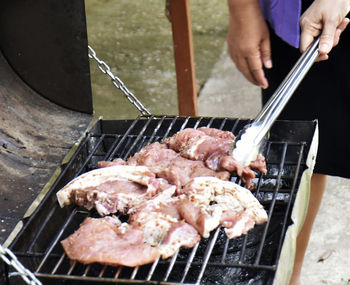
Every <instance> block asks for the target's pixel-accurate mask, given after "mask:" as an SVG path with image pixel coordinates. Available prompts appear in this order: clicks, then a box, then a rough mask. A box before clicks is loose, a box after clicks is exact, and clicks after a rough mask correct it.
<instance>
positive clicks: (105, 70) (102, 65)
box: [88, 46, 151, 115]
mask: <svg viewBox="0 0 350 285" xmlns="http://www.w3.org/2000/svg"><path fill="white" fill-rule="evenodd" d="M88 48H89V53H88V55H89V57H90V58H92V59H94V60H96V62H97V65H98V68H99V69H100V70H101V71H102V73H104V74H107V75H108V76H109V77H110V78H111V80H112V83H113V84H114V86H115V87H117V88H118V89H119V90H120V91H122V92H123V93H124V95H125V96H126V98H127V99H128V100H129V101H130V102H131V103H132V104H133V105H134V106H135V107H136V108H137V109H138V110H139V111H140V113H141V114H142V115H150V114H151V113H150V112H149V111H148V110H147V108H146V107H145V106H144V105H143V104H142V103H141V102H140V101H139V99H137V98H136V96H135V95H134V94H133V93H132V92H131V91H130V90H129V89H128V88H127V87H126V86H125V85H124V83H123V81H121V79H120V78H119V77H118V76H116V75H114V74H113V73H112V71H111V68H110V67H109V66H108V64H107V63H105V62H104V61H103V60H101V59H99V58H98V57H97V55H96V52H95V50H94V49H93V48H92V47H91V46H88Z"/></svg>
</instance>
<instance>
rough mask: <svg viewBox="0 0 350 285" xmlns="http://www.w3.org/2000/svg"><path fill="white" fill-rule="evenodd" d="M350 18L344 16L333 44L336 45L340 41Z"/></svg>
mask: <svg viewBox="0 0 350 285" xmlns="http://www.w3.org/2000/svg"><path fill="white" fill-rule="evenodd" d="M349 22H350V20H349V19H348V18H344V19H343V21H342V22H341V23H340V25H339V26H338V27H337V29H336V31H335V35H334V40H333V46H336V45H337V44H338V43H339V39H340V35H341V33H342V32H344V30H345V29H346V27H347V26H348V24H349Z"/></svg>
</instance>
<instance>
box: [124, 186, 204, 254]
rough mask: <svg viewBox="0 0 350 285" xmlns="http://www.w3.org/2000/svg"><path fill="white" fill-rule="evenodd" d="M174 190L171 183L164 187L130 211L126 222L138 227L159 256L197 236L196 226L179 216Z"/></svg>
mask: <svg viewBox="0 0 350 285" xmlns="http://www.w3.org/2000/svg"><path fill="white" fill-rule="evenodd" d="M175 190H176V187H175V186H174V188H168V189H166V190H164V191H163V192H160V193H159V194H157V195H156V196H155V197H153V199H151V200H147V201H144V202H143V203H141V204H140V205H138V206H137V207H135V208H133V209H132V211H130V214H131V217H130V220H129V223H130V224H131V225H137V227H139V228H140V229H142V231H143V232H144V236H145V242H147V243H148V244H151V245H152V246H158V247H159V250H160V255H161V257H162V258H168V257H169V256H172V255H173V254H174V253H175V252H176V251H177V250H178V249H179V248H180V247H182V246H184V247H193V246H194V245H195V244H196V243H197V242H199V240H200V235H199V234H198V232H197V231H196V229H195V228H194V227H193V226H192V225H190V224H188V223H186V222H185V221H183V220H182V219H181V217H180V215H179V213H178V208H177V201H178V199H177V198H176V197H174V196H173V194H174V192H175Z"/></svg>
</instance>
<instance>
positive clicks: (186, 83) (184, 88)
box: [168, 0, 198, 116]
mask: <svg viewBox="0 0 350 285" xmlns="http://www.w3.org/2000/svg"><path fill="white" fill-rule="evenodd" d="M168 8H169V14H170V19H171V24H172V32H173V42H174V57H175V69H176V80H177V92H178V109H179V115H183V116H197V115H198V110H197V87H196V75H195V67H194V53H193V41H192V30H191V28H192V26H191V17H190V9H189V0H169V7H168Z"/></svg>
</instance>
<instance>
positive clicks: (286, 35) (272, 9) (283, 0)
mask: <svg viewBox="0 0 350 285" xmlns="http://www.w3.org/2000/svg"><path fill="white" fill-rule="evenodd" d="M259 1H260V6H261V10H262V12H263V15H264V17H265V19H266V20H267V21H268V22H269V23H270V25H271V27H272V28H273V29H274V31H275V33H276V35H278V36H279V37H280V38H282V39H283V40H284V41H285V42H287V43H288V44H290V45H291V46H294V47H296V48H298V47H299V41H300V26H299V18H300V13H301V0H259Z"/></svg>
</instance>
